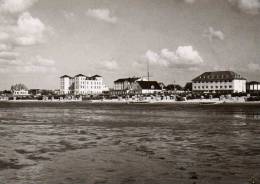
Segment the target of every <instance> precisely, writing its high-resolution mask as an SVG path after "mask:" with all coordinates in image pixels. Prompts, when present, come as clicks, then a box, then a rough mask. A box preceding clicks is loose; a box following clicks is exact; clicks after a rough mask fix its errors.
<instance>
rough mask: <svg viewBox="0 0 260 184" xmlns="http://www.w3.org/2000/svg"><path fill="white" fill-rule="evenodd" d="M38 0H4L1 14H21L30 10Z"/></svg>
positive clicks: (0, 7) (1, 5) (1, 3)
mask: <svg viewBox="0 0 260 184" xmlns="http://www.w3.org/2000/svg"><path fill="white" fill-rule="evenodd" d="M35 2H37V0H2V1H1V2H0V12H8V13H21V12H23V11H25V10H27V9H28V8H30V7H31V6H32V5H33V4H34V3H35Z"/></svg>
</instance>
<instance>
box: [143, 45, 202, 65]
mask: <svg viewBox="0 0 260 184" xmlns="http://www.w3.org/2000/svg"><path fill="white" fill-rule="evenodd" d="M144 57H145V59H146V60H147V61H148V62H149V63H151V64H157V65H161V66H165V67H176V68H187V69H191V70H194V69H196V68H197V67H198V66H200V65H202V64H203V63H204V61H203V59H202V57H201V56H200V55H199V53H198V51H196V50H194V49H193V47H192V46H179V47H178V48H177V49H176V51H170V50H169V49H166V48H165V49H162V50H161V51H160V53H157V52H153V51H151V50H148V51H147V52H146V53H145V55H144Z"/></svg>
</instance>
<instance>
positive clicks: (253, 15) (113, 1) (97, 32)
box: [0, 0, 260, 90]
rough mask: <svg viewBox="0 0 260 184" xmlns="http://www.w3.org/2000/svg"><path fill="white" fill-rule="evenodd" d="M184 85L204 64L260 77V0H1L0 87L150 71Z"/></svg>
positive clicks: (48, 86)
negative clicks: (63, 77) (65, 75)
mask: <svg viewBox="0 0 260 184" xmlns="http://www.w3.org/2000/svg"><path fill="white" fill-rule="evenodd" d="M147 63H149V66H150V75H151V80H157V81H160V82H164V83H165V84H171V83H178V84H181V85H184V84H185V83H186V82H189V81H191V80H192V79H193V78H194V77H196V76H198V75H200V74H201V73H203V72H206V71H216V70H233V71H235V72H238V73H240V74H241V75H243V76H244V77H245V78H247V79H248V80H249V81H251V80H257V81H260V0H110V1H108V0H73V1H71V0H0V90H3V89H10V86H11V85H13V84H16V83H23V84H25V85H26V86H27V87H28V88H40V89H43V88H45V89H58V88H59V77H60V76H61V75H64V74H67V75H71V76H74V75H76V74H79V73H82V74H85V75H88V76H91V75H95V74H99V75H102V76H103V77H104V80H105V82H106V84H107V85H108V86H109V87H113V81H114V80H116V79H118V78H124V77H133V76H140V77H145V76H147V71H146V70H147Z"/></svg>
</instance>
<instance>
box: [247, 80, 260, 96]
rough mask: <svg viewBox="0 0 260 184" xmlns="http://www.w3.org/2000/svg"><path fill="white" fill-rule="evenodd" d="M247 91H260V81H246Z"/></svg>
mask: <svg viewBox="0 0 260 184" xmlns="http://www.w3.org/2000/svg"><path fill="white" fill-rule="evenodd" d="M246 88H247V89H246V91H247V92H249V93H255V92H256V93H259V92H260V82H257V81H251V82H248V83H246Z"/></svg>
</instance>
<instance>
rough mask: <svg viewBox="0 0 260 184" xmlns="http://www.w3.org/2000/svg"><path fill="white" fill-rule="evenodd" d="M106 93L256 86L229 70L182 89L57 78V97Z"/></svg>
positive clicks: (258, 86) (258, 88)
mask: <svg viewBox="0 0 260 184" xmlns="http://www.w3.org/2000/svg"><path fill="white" fill-rule="evenodd" d="M107 91H109V92H110V94H111V95H127V94H154V93H161V92H163V91H175V92H183V91H192V92H198V93H222V94H232V93H245V92H260V83H259V82H256V81H252V82H247V81H246V79H245V78H244V77H242V76H241V75H239V74H237V73H235V72H233V71H213V72H205V73H203V74H201V75H199V76H197V77H195V78H194V79H193V80H192V81H191V82H189V83H187V84H186V86H185V88H182V87H181V86H180V85H176V84H170V85H167V86H165V85H164V84H163V83H161V82H157V81H149V80H146V79H145V78H141V77H129V78H120V79H117V80H115V81H114V87H113V88H112V89H108V87H106V85H105V84H104V80H103V78H102V77H101V76H99V75H94V76H91V77H89V76H86V75H82V74H78V75H76V76H74V77H70V76H68V75H63V76H61V77H60V94H74V95H88V94H101V93H103V92H107Z"/></svg>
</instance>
